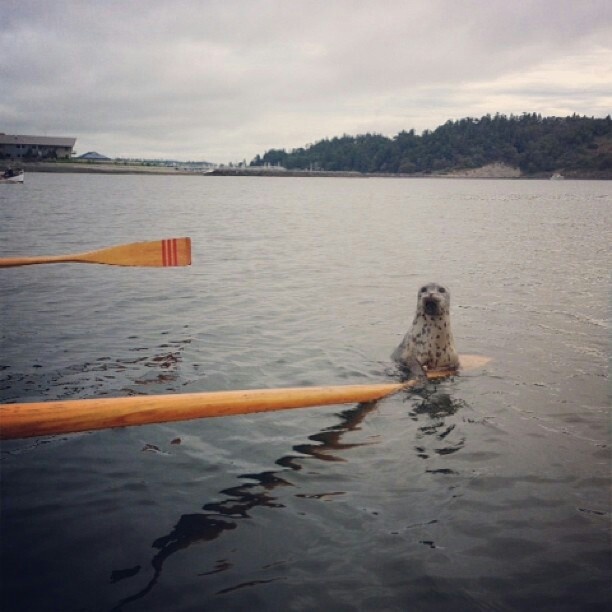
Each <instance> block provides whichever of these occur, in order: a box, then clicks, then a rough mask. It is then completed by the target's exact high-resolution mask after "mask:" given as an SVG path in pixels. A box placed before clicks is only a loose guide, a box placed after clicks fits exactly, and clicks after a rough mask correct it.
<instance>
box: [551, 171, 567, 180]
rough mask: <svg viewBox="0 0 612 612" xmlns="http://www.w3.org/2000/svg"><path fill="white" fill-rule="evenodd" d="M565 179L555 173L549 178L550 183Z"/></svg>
mask: <svg viewBox="0 0 612 612" xmlns="http://www.w3.org/2000/svg"><path fill="white" fill-rule="evenodd" d="M564 178H565V177H564V176H563V175H562V174H559V173H558V172H555V173H554V174H553V175H552V176H551V177H550V180H551V181H562V180H563V179H564Z"/></svg>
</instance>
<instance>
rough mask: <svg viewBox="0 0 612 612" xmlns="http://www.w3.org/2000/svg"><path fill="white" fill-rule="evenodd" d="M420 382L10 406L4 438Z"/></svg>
mask: <svg viewBox="0 0 612 612" xmlns="http://www.w3.org/2000/svg"><path fill="white" fill-rule="evenodd" d="M461 359H462V367H463V368H465V369H472V368H475V367H480V366H482V365H484V364H485V363H486V362H488V361H489V359H487V358H479V360H477V361H476V362H474V361H473V360H470V357H469V356H466V360H465V364H466V365H463V364H464V361H463V359H464V357H463V356H462V358H461ZM452 374H454V372H427V378H428V379H429V380H435V379H439V378H446V377H448V376H450V375H452ZM416 384H418V381H416V380H410V381H408V382H407V383H383V384H373V385H343V386H331V387H294V388H286V389H255V390H249V391H214V392H210V393H183V394H177V395H139V396H131V397H121V398H102V399H84V400H68V401H54V402H38V403H25V404H4V405H2V406H0V439H3V440H10V439H15V438H30V437H33V436H45V435H51V434H64V433H74V432H79V431H91V430H95V429H107V428H110V427H126V426H130V425H147V424H151V423H165V422H170V421H187V420H190V419H201V418H207V417H223V416H230V415H236V414H249V413H253V412H268V411H273V410H288V409H291V408H307V407H310V406H324V405H330V404H353V403H356V402H372V401H375V400H379V399H381V398H383V397H386V396H387V395H391V394H392V393H397V392H398V391H402V390H406V389H410V388H412V387H414V386H415V385H416Z"/></svg>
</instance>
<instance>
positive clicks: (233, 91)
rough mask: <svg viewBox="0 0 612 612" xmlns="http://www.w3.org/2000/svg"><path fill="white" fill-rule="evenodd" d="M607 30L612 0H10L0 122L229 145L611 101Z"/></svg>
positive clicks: (184, 147)
mask: <svg viewBox="0 0 612 612" xmlns="http://www.w3.org/2000/svg"><path fill="white" fill-rule="evenodd" d="M610 40H612V5H611V3H610V2H609V1H608V0H599V1H598V0H592V1H585V2H581V3H577V2H566V1H564V0H537V1H536V0H533V1H531V0H524V1H522V2H519V3H508V2H505V1H502V0H489V1H488V2H480V1H479V0H457V1H444V0H427V1H420V0H419V1H417V0H412V1H408V0H404V1H401V0H397V1H395V0H381V1H380V2H376V3H374V2H363V1H359V0H352V1H349V0H334V2H329V1H309V2H302V3H294V2H282V1H280V0H226V1H195V0H193V1H188V0H184V1H180V0H177V1H175V2H165V1H164V2H162V1H161V0H147V1H144V0H142V1H138V0H136V1H133V2H119V1H114V0H111V1H106V2H83V1H76V0H75V1H68V0H56V1H55V2H46V1H29V2H28V1H27V0H23V1H19V2H17V1H14V2H13V1H9V2H8V6H4V10H3V20H2V22H1V23H0V54H1V56H2V58H3V61H2V64H1V65H0V83H1V90H0V130H1V131H5V132H9V133H39V134H44V133H46V134H54V135H67V136H76V137H77V139H78V140H77V147H78V149H79V151H80V152H84V151H85V150H91V149H94V150H98V151H101V152H104V153H106V154H108V155H113V156H114V155H127V156H146V157H173V158H178V159H210V160H213V161H230V160H239V159H243V158H247V159H250V158H252V157H253V156H254V155H255V154H257V153H263V152H264V151H265V150H266V149H268V148H272V147H285V148H292V147H298V146H303V145H304V144H306V143H308V142H314V141H316V140H318V139H320V138H324V137H326V136H334V135H338V134H342V133H352V134H356V133H364V132H368V131H369V132H380V133H384V134H387V135H393V134H395V133H397V132H399V131H401V130H402V129H411V128H415V129H417V130H422V129H425V128H429V129H432V128H435V127H436V126H437V125H439V124H441V123H443V122H444V121H446V120H447V119H449V118H460V117H463V116H468V115H471V116H479V115H481V114H485V113H487V112H490V113H495V112H502V113H510V112H514V113H521V112H534V111H535V112H541V113H542V114H544V115H548V114H567V113H573V112H577V113H580V114H583V113H584V114H588V115H591V114H593V115H596V116H601V115H603V114H607V112H609V108H610V87H611V82H612V81H611V78H610V77H611V72H610V68H609V66H611V65H612V62H610V59H611V58H612V46H611V44H610V42H609V41H610ZM607 109H608V110H607Z"/></svg>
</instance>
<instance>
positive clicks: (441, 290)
mask: <svg viewBox="0 0 612 612" xmlns="http://www.w3.org/2000/svg"><path fill="white" fill-rule="evenodd" d="M438 291H439V292H440V293H446V289H445V288H444V287H439V288H438Z"/></svg>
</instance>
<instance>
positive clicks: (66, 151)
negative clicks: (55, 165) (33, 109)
mask: <svg viewBox="0 0 612 612" xmlns="http://www.w3.org/2000/svg"><path fill="white" fill-rule="evenodd" d="M75 142H76V138H56V137H55V136H23V135H12V134H0V158H2V159H70V157H71V156H72V150H73V149H74V144H75Z"/></svg>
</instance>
